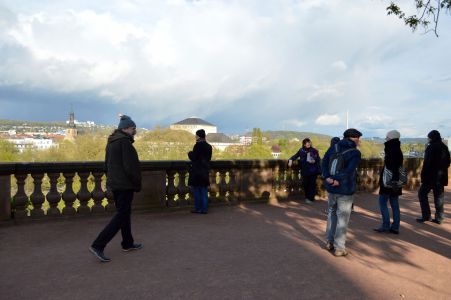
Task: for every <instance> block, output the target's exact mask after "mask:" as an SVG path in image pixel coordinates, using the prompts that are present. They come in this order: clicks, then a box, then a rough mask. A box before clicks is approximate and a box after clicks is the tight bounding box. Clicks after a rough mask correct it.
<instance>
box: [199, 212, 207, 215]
mask: <svg viewBox="0 0 451 300" xmlns="http://www.w3.org/2000/svg"><path fill="white" fill-rule="evenodd" d="M200 213H201V214H203V215H206V214H208V211H201V212H200Z"/></svg>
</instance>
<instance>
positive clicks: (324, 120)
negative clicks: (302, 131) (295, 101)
mask: <svg viewBox="0 0 451 300" xmlns="http://www.w3.org/2000/svg"><path fill="white" fill-rule="evenodd" d="M340 121H341V120H340V117H339V116H338V115H329V114H324V115H320V116H319V117H318V118H316V120H315V124H318V125H325V126H328V125H338V124H340Z"/></svg>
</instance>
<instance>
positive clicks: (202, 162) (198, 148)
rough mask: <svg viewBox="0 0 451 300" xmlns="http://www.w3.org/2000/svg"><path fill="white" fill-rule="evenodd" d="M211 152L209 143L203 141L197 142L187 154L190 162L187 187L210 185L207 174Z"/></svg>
mask: <svg viewBox="0 0 451 300" xmlns="http://www.w3.org/2000/svg"><path fill="white" fill-rule="evenodd" d="M212 150H213V149H212V148H211V146H210V144H209V143H207V142H206V141H205V140H199V141H197V142H196V144H195V145H194V147H193V151H190V152H188V157H189V159H190V160H191V167H190V170H189V178H188V185H190V186H208V185H210V177H209V173H210V161H211V154H212Z"/></svg>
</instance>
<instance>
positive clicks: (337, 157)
mask: <svg viewBox="0 0 451 300" xmlns="http://www.w3.org/2000/svg"><path fill="white" fill-rule="evenodd" d="M334 146H335V153H332V154H331V155H330V157H329V174H330V175H332V176H333V175H336V174H338V173H340V171H341V170H342V169H343V168H344V166H345V159H344V157H343V155H344V154H345V153H348V152H351V151H353V150H356V149H355V148H351V149H347V150H345V151H339V149H338V145H337V144H335V145H334Z"/></svg>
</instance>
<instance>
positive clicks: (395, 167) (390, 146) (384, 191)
mask: <svg viewBox="0 0 451 300" xmlns="http://www.w3.org/2000/svg"><path fill="white" fill-rule="evenodd" d="M384 145H385V148H384V153H385V157H384V167H386V168H387V169H389V170H390V171H392V172H393V180H395V181H396V180H399V167H401V166H402V163H403V160H404V158H403V155H402V151H401V142H400V141H399V139H392V140H389V141H387V142H385V143H384ZM383 172H384V169H383V168H382V170H381V173H380V176H379V195H390V196H400V195H402V189H392V188H387V187H385V186H384V183H383V181H382V176H383Z"/></svg>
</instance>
